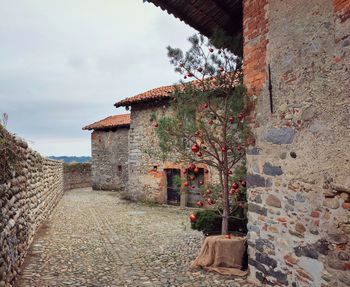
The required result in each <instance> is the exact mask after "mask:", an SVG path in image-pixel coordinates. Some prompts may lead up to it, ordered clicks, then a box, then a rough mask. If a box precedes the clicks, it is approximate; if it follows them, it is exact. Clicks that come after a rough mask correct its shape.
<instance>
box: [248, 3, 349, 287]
mask: <svg viewBox="0 0 350 287" xmlns="http://www.w3.org/2000/svg"><path fill="white" fill-rule="evenodd" d="M348 3H349V1H333V2H332V1H328V0H310V1H302V0H292V1H279V0H269V1H267V3H266V1H248V0H247V1H244V6H245V8H244V15H245V16H244V25H245V28H244V36H245V42H244V43H245V44H244V45H245V47H244V51H245V54H244V57H245V59H244V65H245V66H244V69H245V70H244V73H245V77H244V80H245V84H246V85H247V87H248V89H249V93H250V95H252V94H255V95H256V96H257V102H256V108H255V117H256V125H255V129H254V132H255V135H256V146H255V147H254V148H252V149H251V150H250V151H249V152H248V155H247V168H248V180H247V181H248V184H249V189H248V201H249V215H248V216H249V223H248V229H249V237H248V238H249V239H248V245H249V248H248V252H249V265H250V269H251V273H250V274H251V275H250V279H251V280H253V281H256V282H258V283H257V284H261V283H262V282H264V283H267V284H270V285H284V286H349V285H350V272H349V263H350V261H349V258H350V252H349V241H350V210H349V206H350V196H349V193H350V181H349V176H348V175H349V174H350V165H349V162H350V159H349V149H348V147H349V143H350V138H349V129H350V127H349V120H348V119H349V109H348V107H349V104H350V103H349V99H350V93H349V91H350V81H349V70H350V66H349V65H350V49H349V44H350V43H349V33H350V32H349V31H350V27H349V25H350V21H349V19H348V17H347V16H346V15H347V14H348V12H349V5H348ZM252 5H255V7H252ZM259 11H260V12H259ZM261 14H263V15H265V17H267V18H268V22H267V27H266V22H265V21H261V20H260V21H259V20H258V19H260V16H259V15H261ZM252 15H253V16H252ZM254 15H255V16H256V19H254V18H252V17H254ZM250 23H254V25H262V27H260V28H258V29H256V28H255V26H254V25H253V24H252V26H251V27H249V24H250ZM257 23H260V24H257ZM247 25H248V26H247ZM256 31H260V34H261V35H259V32H258V34H256ZM265 32H266V33H265ZM262 39H263V40H262ZM261 40H262V41H265V42H266V43H267V45H266V46H265V48H262V49H265V52H264V51H261V46H260V45H259V44H260V42H261ZM257 55H260V56H262V59H260V61H259V59H257ZM264 55H266V56H265V59H263V58H264ZM252 57H255V60H254V61H250V59H252ZM246 58H248V60H246ZM268 64H270V66H271V81H272V98H273V106H274V113H273V114H271V112H270V106H269V98H270V95H269V92H268V90H267V80H268V79H267V76H266V72H265V76H264V77H263V79H264V80H263V81H262V82H260V81H257V80H256V79H255V78H254V74H256V73H257V72H258V71H259V70H260V69H261V70H264V68H263V66H264V67H265V71H266V69H267V65H268ZM259 91H260V92H259Z"/></svg>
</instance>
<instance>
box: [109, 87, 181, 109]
mask: <svg viewBox="0 0 350 287" xmlns="http://www.w3.org/2000/svg"><path fill="white" fill-rule="evenodd" d="M174 91H175V85H173V86H163V87H159V88H155V89H152V90H149V91H147V92H143V93H141V94H138V95H136V96H133V97H129V98H126V99H124V100H121V101H119V102H117V103H115V104H114V105H115V106H116V107H117V108H118V107H124V106H130V105H134V104H137V103H143V102H151V101H155V100H160V99H164V98H168V97H169V95H170V94H171V93H172V92H174Z"/></svg>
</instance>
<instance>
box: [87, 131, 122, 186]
mask: <svg viewBox="0 0 350 287" xmlns="http://www.w3.org/2000/svg"><path fill="white" fill-rule="evenodd" d="M128 133H129V127H118V128H115V129H112V130H111V129H109V130H95V131H93V132H92V134H91V147H92V166H91V168H92V188H93V189H95V190H120V189H123V188H124V187H125V186H126V184H127V182H128V167H127V162H128Z"/></svg>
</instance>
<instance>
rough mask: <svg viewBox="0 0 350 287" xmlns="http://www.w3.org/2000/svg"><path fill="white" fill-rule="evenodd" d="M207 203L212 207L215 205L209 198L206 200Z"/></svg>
mask: <svg viewBox="0 0 350 287" xmlns="http://www.w3.org/2000/svg"><path fill="white" fill-rule="evenodd" d="M207 202H208V204H209V205H212V204H214V203H215V202H214V200H212V199H211V198H208V200H207Z"/></svg>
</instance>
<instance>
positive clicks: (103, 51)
mask: <svg viewBox="0 0 350 287" xmlns="http://www.w3.org/2000/svg"><path fill="white" fill-rule="evenodd" d="M194 33H195V31H194V30H193V29H192V28H190V27H189V26H187V25H186V24H184V23H183V22H181V21H180V20H178V19H176V18H174V17H173V16H172V15H168V14H167V13H166V12H164V11H162V10H161V9H160V8H157V7H155V6H154V5H153V4H150V3H143V1H142V0H103V1H101V0H0V113H1V114H2V113H3V112H6V113H8V114H9V121H8V124H7V128H8V129H9V130H10V131H11V132H13V133H16V134H17V135H18V136H20V137H23V138H25V139H26V140H27V141H28V142H29V143H30V145H31V146H32V148H34V149H35V150H37V151H39V152H40V153H42V154H43V155H46V156H48V155H56V156H57V155H77V156H80V155H90V153H91V151H90V149H91V148H90V132H88V131H82V130H81V128H82V127H83V126H84V125H86V124H90V123H92V122H94V121H97V120H100V119H102V118H104V117H107V116H109V115H113V114H120V113H125V110H124V109H122V108H119V109H116V108H115V107H114V106H113V104H114V103H115V102H117V101H118V100H121V99H123V98H125V97H129V96H133V95H136V94H138V93H140V92H143V91H146V90H149V89H152V88H155V87H158V86H162V85H169V84H173V83H175V82H176V81H178V79H179V75H177V74H175V72H173V67H172V66H171V65H170V64H169V61H168V58H167V56H166V49H165V47H166V46H167V45H171V46H174V47H181V48H185V49H186V47H188V44H187V40H186V39H187V38H188V37H189V36H190V35H192V34H194Z"/></svg>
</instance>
